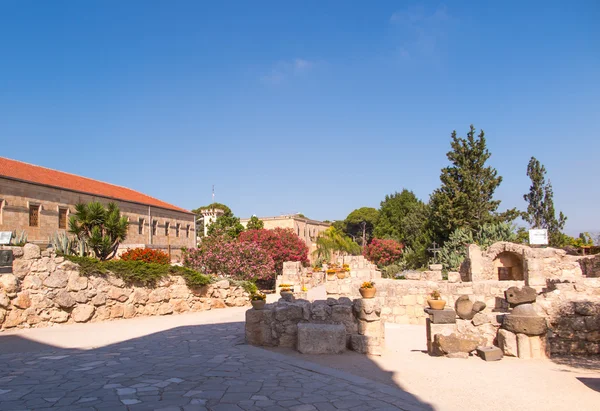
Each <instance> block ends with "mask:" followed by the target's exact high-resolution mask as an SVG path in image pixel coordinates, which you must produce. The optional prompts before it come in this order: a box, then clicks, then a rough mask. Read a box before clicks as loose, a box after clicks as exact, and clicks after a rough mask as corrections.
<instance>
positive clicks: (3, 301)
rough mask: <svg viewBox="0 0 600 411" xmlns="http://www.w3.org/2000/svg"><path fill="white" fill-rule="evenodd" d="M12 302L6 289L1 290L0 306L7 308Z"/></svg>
mask: <svg viewBox="0 0 600 411" xmlns="http://www.w3.org/2000/svg"><path fill="white" fill-rule="evenodd" d="M9 304H10V298H8V295H6V293H5V292H4V290H0V307H4V308H7V307H8V305H9Z"/></svg>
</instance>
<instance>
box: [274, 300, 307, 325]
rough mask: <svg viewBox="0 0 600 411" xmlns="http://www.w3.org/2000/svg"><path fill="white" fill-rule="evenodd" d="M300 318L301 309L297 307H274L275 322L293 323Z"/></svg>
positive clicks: (290, 305) (291, 305)
mask: <svg viewBox="0 0 600 411" xmlns="http://www.w3.org/2000/svg"><path fill="white" fill-rule="evenodd" d="M301 318H302V307H300V306H298V305H293V304H289V305H287V304H286V305H283V306H282V305H280V304H278V305H277V307H275V319H276V320H277V321H281V322H283V321H294V320H300V319H301Z"/></svg>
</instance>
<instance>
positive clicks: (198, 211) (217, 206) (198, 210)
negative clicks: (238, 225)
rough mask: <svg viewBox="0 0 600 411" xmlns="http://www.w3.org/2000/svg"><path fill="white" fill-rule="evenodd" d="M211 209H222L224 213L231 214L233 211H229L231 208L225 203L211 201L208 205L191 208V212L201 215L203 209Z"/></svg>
mask: <svg viewBox="0 0 600 411" xmlns="http://www.w3.org/2000/svg"><path fill="white" fill-rule="evenodd" d="M212 209H218V210H223V211H224V213H225V214H224V215H226V216H233V212H232V211H231V208H229V207H227V206H226V205H225V204H221V203H212V204H209V205H205V206H202V207H198V208H195V209H193V210H192V213H194V214H196V215H197V216H201V215H202V211H203V210H212Z"/></svg>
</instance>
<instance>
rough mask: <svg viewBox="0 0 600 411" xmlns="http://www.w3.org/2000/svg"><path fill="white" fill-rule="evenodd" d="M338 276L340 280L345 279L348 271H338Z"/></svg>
mask: <svg viewBox="0 0 600 411" xmlns="http://www.w3.org/2000/svg"><path fill="white" fill-rule="evenodd" d="M337 278H339V279H340V280H343V279H344V278H346V273H345V272H343V271H342V272H339V273H337Z"/></svg>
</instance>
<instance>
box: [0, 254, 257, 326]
mask: <svg viewBox="0 0 600 411" xmlns="http://www.w3.org/2000/svg"><path fill="white" fill-rule="evenodd" d="M12 249H13V253H14V255H15V257H16V258H15V260H14V262H13V269H12V271H13V272H12V273H10V274H0V329H8V328H13V327H18V328H29V327H46V326H51V325H53V324H59V323H73V322H90V321H91V322H94V321H105V320H111V319H116V318H132V317H138V316H150V315H167V314H173V313H183V312H190V311H206V310H210V309H213V308H225V307H234V306H236V307H239V306H246V305H249V302H248V297H249V296H248V294H247V293H246V292H245V291H244V290H243V289H242V288H240V287H231V286H230V284H229V281H227V280H223V281H219V282H217V283H214V284H211V285H209V286H204V287H198V288H190V287H188V286H187V285H186V283H185V280H184V279H183V278H182V277H180V276H169V277H167V278H165V279H163V280H161V281H159V282H158V284H157V285H156V286H155V287H142V286H135V285H130V284H126V283H125V282H124V281H123V280H121V279H120V278H117V277H115V276H112V275H107V276H89V277H85V276H81V275H80V274H79V271H78V266H77V265H76V264H74V263H72V262H70V261H66V260H65V259H64V258H63V257H57V256H56V255H55V254H52V253H51V252H50V251H44V252H40V249H39V247H37V246H35V245H33V244H27V245H26V246H25V247H24V248H20V247H13V248H12Z"/></svg>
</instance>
